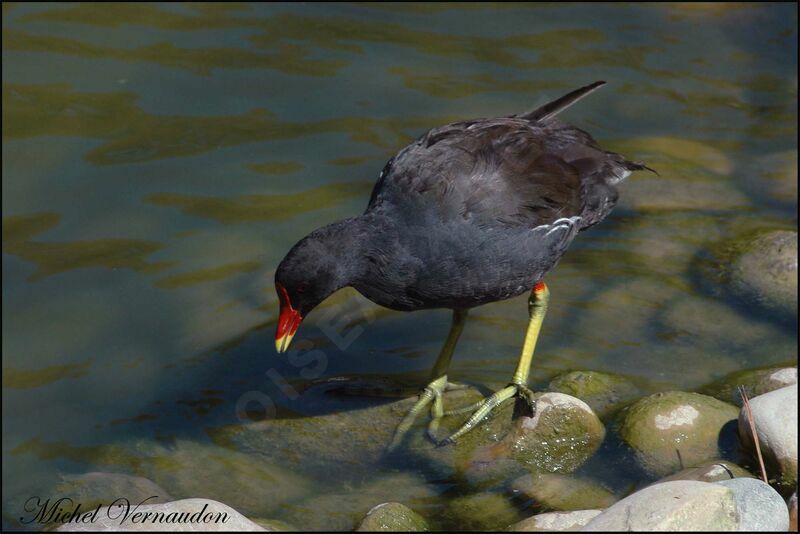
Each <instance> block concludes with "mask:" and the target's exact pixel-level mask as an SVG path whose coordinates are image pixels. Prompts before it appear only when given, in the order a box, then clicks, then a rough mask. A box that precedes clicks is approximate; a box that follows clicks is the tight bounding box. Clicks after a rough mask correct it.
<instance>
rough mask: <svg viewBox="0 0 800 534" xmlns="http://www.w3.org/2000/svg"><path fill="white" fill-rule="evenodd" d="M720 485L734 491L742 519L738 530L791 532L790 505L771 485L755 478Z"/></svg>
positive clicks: (730, 481) (723, 482) (737, 479)
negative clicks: (787, 504)
mask: <svg viewBox="0 0 800 534" xmlns="http://www.w3.org/2000/svg"><path fill="white" fill-rule="evenodd" d="M717 484H719V485H721V486H725V487H726V488H728V489H730V490H731V491H733V496H734V498H735V499H736V511H737V514H738V516H739V521H738V525H737V527H738V528H737V530H739V531H742V532H752V531H760V530H782V531H786V530H788V528H789V511H788V510H787V509H786V503H785V502H783V497H781V496H780V494H779V493H778V492H777V491H775V490H774V489H772V488H771V487H770V486H769V485H768V484H764V483H763V482H762V481H760V480H757V479H755V478H736V479H733V480H722V481H720V482H717Z"/></svg>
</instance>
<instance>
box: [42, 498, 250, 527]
mask: <svg viewBox="0 0 800 534" xmlns="http://www.w3.org/2000/svg"><path fill="white" fill-rule="evenodd" d="M133 508H134V505H132V506H131V509H130V513H129V514H127V515H126V514H125V510H117V509H114V508H101V509H100V510H99V511H98V514H97V520H96V521H95V522H93V523H68V524H66V525H62V526H60V527H59V528H58V529H57V530H58V531H59V532H94V531H103V530H110V531H115V532H145V531H151V532H152V531H157V532H158V531H160V532H238V531H244V532H252V531H259V532H263V531H264V529H263V528H262V527H260V526H259V525H257V524H256V523H254V522H252V521H250V520H249V519H247V518H246V517H245V516H243V515H242V514H240V513H239V512H237V511H236V510H234V509H233V508H231V507H230V506H228V505H226V504H222V503H221V502H217V501H213V500H210V499H183V500H180V501H172V502H168V503H163V504H143V505H141V506H139V507H137V508H136V510H134V509H133ZM137 513H138V514H141V515H140V516H137V515H136V514H137Z"/></svg>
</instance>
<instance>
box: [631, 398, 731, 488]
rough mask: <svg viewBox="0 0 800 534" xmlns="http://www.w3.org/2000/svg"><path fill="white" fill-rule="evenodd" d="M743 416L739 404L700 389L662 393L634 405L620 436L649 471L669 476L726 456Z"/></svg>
mask: <svg viewBox="0 0 800 534" xmlns="http://www.w3.org/2000/svg"><path fill="white" fill-rule="evenodd" d="M737 415H738V410H737V409H736V407H735V406H733V405H730V404H727V403H724V402H722V401H720V400H717V399H715V398H713V397H708V396H706V395H700V394H699V393H687V392H683V391H670V392H665V393H656V394H654V395H650V396H648V397H645V398H643V399H641V400H639V401H638V402H636V403H635V404H633V405H632V406H630V408H629V409H628V410H627V412H626V413H625V415H624V419H623V421H622V425H621V426H620V435H621V436H622V439H623V440H624V441H625V442H626V443H627V444H628V445H629V446H630V447H631V448H632V449H633V451H634V453H635V457H636V460H637V462H638V463H639V464H640V465H641V467H642V468H644V469H645V471H647V472H648V473H650V474H651V475H654V476H665V475H669V474H671V473H674V472H676V471H678V470H680V469H681V468H683V467H684V466H687V465H688V466H691V465H698V464H700V463H701V462H704V461H707V460H711V459H714V458H719V457H720V456H722V455H723V454H722V453H723V451H722V450H720V449H721V447H720V443H721V442H722V443H723V444H725V443H727V440H728V435H727V434H728V433H729V431H731V430H732V429H733V425H734V424H735V420H736V417H737ZM732 441H735V438H734V439H733V440H732ZM731 445H733V443H731Z"/></svg>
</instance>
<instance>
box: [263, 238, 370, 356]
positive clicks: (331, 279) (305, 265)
mask: <svg viewBox="0 0 800 534" xmlns="http://www.w3.org/2000/svg"><path fill="white" fill-rule="evenodd" d="M335 230H336V228H335V227H334V225H329V226H328V227H324V228H320V229H319V230H316V231H314V232H312V233H311V234H309V235H308V236H306V237H304V238H303V239H302V240H300V242H299V243H297V244H296V245H295V246H294V247H292V249H291V250H290V251H289V253H288V254H287V255H286V257H285V258H284V259H283V261H281V263H280V265H278V269H277V270H276V271H275V291H277V293H278V299H279V300H280V315H279V318H278V327H277V330H276V331H275V348H276V349H277V350H278V353H282V352H286V350H288V348H289V344H290V343H291V342H292V338H293V337H294V335H295V333H296V332H297V329H298V327H299V326H300V323H301V322H302V321H303V319H304V318H305V317H306V316H307V315H308V313H309V312H310V311H311V310H313V309H314V308H316V307H317V306H318V305H319V304H320V303H321V302H322V301H323V300H325V299H326V298H328V297H329V296H330V295H331V294H333V293H334V292H335V291H337V290H338V289H340V288H342V287H344V286H346V285H348V284H349V283H350V282H351V281H352V277H353V273H354V268H353V265H354V260H353V256H352V255H350V254H349V253H352V252H353V250H352V248H351V247H348V246H347V245H348V243H347V242H346V239H345V240H343V239H342V238H343V236H342V235H341V232H339V231H335ZM348 249H349V250H348Z"/></svg>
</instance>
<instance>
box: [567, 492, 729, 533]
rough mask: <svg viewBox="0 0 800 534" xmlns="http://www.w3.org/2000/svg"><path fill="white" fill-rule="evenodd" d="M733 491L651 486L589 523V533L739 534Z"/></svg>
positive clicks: (587, 528)
mask: <svg viewBox="0 0 800 534" xmlns="http://www.w3.org/2000/svg"><path fill="white" fill-rule="evenodd" d="M737 526H738V515H737V510H736V498H735V497H734V495H733V491H731V490H730V489H728V488H725V487H724V486H720V485H718V484H711V483H708V482H695V481H690V480H676V481H672V482H663V483H661V484H655V485H653V486H648V487H646V488H644V489H643V490H640V491H637V492H636V493H634V494H632V495H630V496H628V497H626V498H625V499H622V500H621V501H619V502H618V503H616V504H615V505H613V506H611V507H610V508H608V509H607V510H605V511H604V512H603V513H602V514H600V515H598V516H597V517H595V518H594V519H592V520H591V521H589V522H588V523H587V524H586V526H585V527H583V529H582V530H586V531H648V530H695V531H697V530H718V531H719V530H736V529H737Z"/></svg>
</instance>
